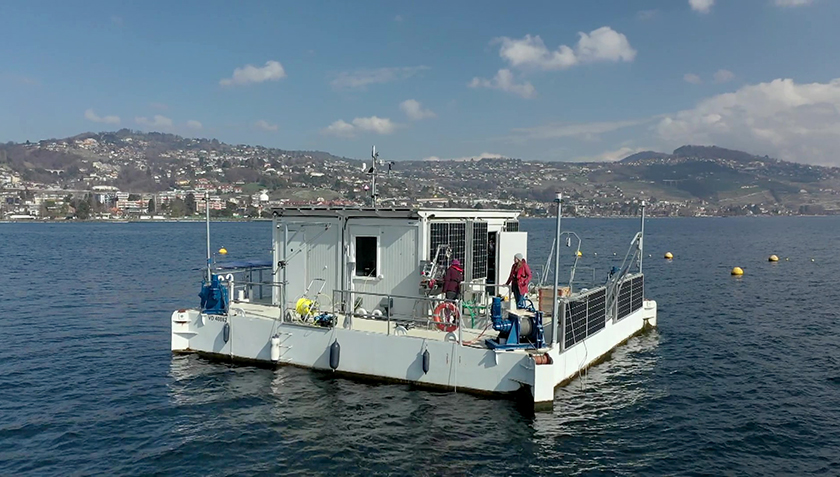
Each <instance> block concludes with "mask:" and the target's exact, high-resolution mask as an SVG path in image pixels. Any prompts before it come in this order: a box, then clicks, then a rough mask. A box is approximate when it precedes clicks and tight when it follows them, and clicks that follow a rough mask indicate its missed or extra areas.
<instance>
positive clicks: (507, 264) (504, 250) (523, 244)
mask: <svg viewBox="0 0 840 477" xmlns="http://www.w3.org/2000/svg"><path fill="white" fill-rule="evenodd" d="M517 253H521V254H522V256H523V257H525V260H526V261H527V260H528V232H499V233H498V234H497V236H496V264H497V266H496V283H499V284H503V283H505V282H506V281H507V279H508V276H509V275H510V269H511V268H512V267H513V256H514V255H516V254H517ZM506 292H507V290H504V293H506Z"/></svg>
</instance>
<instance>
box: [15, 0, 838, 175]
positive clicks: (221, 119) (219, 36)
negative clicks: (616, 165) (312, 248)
mask: <svg viewBox="0 0 840 477" xmlns="http://www.w3.org/2000/svg"><path fill="white" fill-rule="evenodd" d="M837 18H840V2H836V1H833V0H635V1H632V2H630V1H626V0H603V1H597V2H594V1H586V0H581V1H571V0H569V1H545V2H532V3H525V2H509V1H506V2H502V1H481V2H466V1H464V2H443V1H441V2H435V1H426V2H397V1H382V2H345V1H329V2H314V1H313V2H279V1H267V2H256V1H248V2H230V1H181V2H158V1H146V2H113V1H102V2H95V1H90V2H46V1H29V2H24V1H11V2H3V3H0V60H1V61H0V140H2V141H9V140H12V141H23V140H27V139H29V140H38V139H44V138H51V137H65V136H70V135H75V134H78V133H80V132H84V131H104V130H116V129H119V128H122V127H127V128H131V129H140V130H147V131H148V130H159V131H167V132H174V133H177V134H182V135H185V136H199V137H215V138H218V139H219V140H222V141H225V142H230V143H247V144H260V145H265V146H270V147H280V148H285V149H318V150H324V151H329V152H332V153H334V154H338V155H345V156H348V157H359V158H363V157H365V156H366V155H367V154H368V151H369V150H370V146H371V145H372V144H376V145H377V147H378V149H379V150H381V151H382V153H381V154H382V157H384V158H390V159H397V160H400V159H424V158H429V157H439V158H443V159H448V158H460V157H471V156H477V155H482V154H485V155H503V156H510V157H521V158H525V159H537V160H610V159H617V158H621V157H623V156H624V155H627V154H630V153H632V152H635V151H638V150H643V149H649V148H652V149H656V150H664V151H667V150H671V149H673V148H675V147H678V146H680V145H682V144H686V143H690V144H718V145H720V146H724V147H733V148H741V149H744V150H747V151H749V152H754V153H758V154H770V155H774V156H777V157H781V158H784V159H789V160H794V161H799V162H807V163H815V164H831V165H840V159H838V157H836V156H835V153H836V151H838V150H840V147H838V146H840V139H838V138H840V80H837V81H835V78H840V71H838V68H840V49H838V48H837V45H839V44H840V29H838V28H836V24H835V20H836V19H837Z"/></svg>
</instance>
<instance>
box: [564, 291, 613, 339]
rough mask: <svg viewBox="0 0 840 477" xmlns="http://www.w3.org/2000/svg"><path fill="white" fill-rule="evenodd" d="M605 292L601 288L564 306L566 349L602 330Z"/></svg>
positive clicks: (605, 316) (605, 302)
mask: <svg viewBox="0 0 840 477" xmlns="http://www.w3.org/2000/svg"><path fill="white" fill-rule="evenodd" d="M606 300H607V291H606V289H605V288H602V289H600V290H598V291H596V292H593V293H590V294H588V295H586V296H584V297H581V298H580V299H578V300H574V301H569V302H568V303H567V304H566V348H569V347H571V346H573V345H574V344H575V343H580V342H581V341H583V340H585V339H586V338H588V337H589V336H591V335H593V334H595V333H596V332H598V331H600V330H602V329H603V328H604V327H605V326H606V320H607V314H606V313H607V306H606V305H607V301H606Z"/></svg>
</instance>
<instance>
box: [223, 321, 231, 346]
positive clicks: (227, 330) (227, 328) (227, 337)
mask: <svg viewBox="0 0 840 477" xmlns="http://www.w3.org/2000/svg"><path fill="white" fill-rule="evenodd" d="M222 339H224V340H225V343H227V342H228V341H229V340H230V323H225V327H224V328H222Z"/></svg>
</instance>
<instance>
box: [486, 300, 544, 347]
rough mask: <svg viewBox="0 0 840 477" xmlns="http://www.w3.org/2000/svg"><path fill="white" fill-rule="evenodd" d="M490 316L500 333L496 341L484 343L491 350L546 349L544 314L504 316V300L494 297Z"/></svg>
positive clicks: (495, 328) (489, 340)
mask: <svg viewBox="0 0 840 477" xmlns="http://www.w3.org/2000/svg"><path fill="white" fill-rule="evenodd" d="M490 316H491V318H492V319H493V329H494V330H496V331H498V332H499V336H498V337H497V338H496V339H487V340H485V341H484V342H485V343H486V344H487V347H488V348H490V349H540V348H544V347H545V331H544V330H543V324H542V319H543V314H542V312H541V311H534V312H533V313H529V314H528V316H518V315H515V314H509V315H508V316H507V318H505V317H504V316H503V315H502V298H501V297H498V296H496V297H493V304H492V305H491V306H490Z"/></svg>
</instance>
